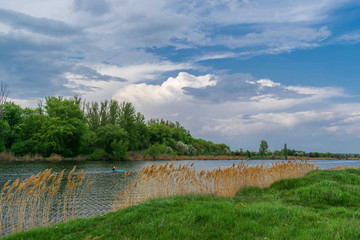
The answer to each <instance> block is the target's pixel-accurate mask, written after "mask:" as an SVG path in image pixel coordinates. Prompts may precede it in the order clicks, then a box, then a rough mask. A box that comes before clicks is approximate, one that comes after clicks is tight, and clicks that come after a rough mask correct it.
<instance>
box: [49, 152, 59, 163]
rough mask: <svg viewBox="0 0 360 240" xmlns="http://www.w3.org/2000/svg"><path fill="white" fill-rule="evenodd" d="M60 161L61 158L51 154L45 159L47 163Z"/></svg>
mask: <svg viewBox="0 0 360 240" xmlns="http://www.w3.org/2000/svg"><path fill="white" fill-rule="evenodd" d="M62 160H63V157H62V156H60V155H58V154H56V153H53V154H51V156H50V157H48V158H46V161H49V162H60V161H62Z"/></svg>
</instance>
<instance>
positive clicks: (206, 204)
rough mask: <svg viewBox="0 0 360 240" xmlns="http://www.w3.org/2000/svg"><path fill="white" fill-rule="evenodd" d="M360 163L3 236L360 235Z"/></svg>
mask: <svg viewBox="0 0 360 240" xmlns="http://www.w3.org/2000/svg"><path fill="white" fill-rule="evenodd" d="M359 217H360V170H356V169H347V170H340V171H325V170H316V171H313V172H311V173H309V174H307V175H306V176H305V177H302V178H296V179H286V180H280V181H277V182H275V183H274V184H272V185H271V186H270V187H268V188H263V189H262V188H259V187H247V188H243V189H241V190H240V191H238V192H237V194H236V195H235V196H234V197H230V198H225V197H217V196H214V195H207V196H204V195H187V196H175V197H169V198H165V199H156V200H151V201H147V202H145V203H141V204H139V205H136V206H132V207H129V208H126V209H123V210H119V211H117V212H113V213H110V214H107V215H104V216H98V217H94V218H90V219H77V220H73V221H70V222H66V223H62V224H57V225H53V226H50V227H46V228H40V229H35V230H31V231H28V232H24V233H19V234H15V235H11V236H7V237H6V238H5V239H9V240H10V239H360V225H359V220H358V219H359Z"/></svg>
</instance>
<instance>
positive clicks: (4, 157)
mask: <svg viewBox="0 0 360 240" xmlns="http://www.w3.org/2000/svg"><path fill="white" fill-rule="evenodd" d="M177 160H179V161H182V160H194V161H204V160H242V161H251V160H263V161H267V160H278V161H287V160H290V161H293V160H303V161H306V160H314V161H316V160H333V161H336V160H341V161H346V160H360V158H351V157H349V158H311V157H294V156H289V157H288V159H287V160H286V159H284V157H283V156H263V157H260V156H259V157H253V158H250V159H249V158H246V157H245V156H232V155H195V156H188V155H158V156H155V157H152V156H150V155H144V154H142V153H139V152H130V153H128V156H127V158H126V160H123V161H177ZM67 161H75V162H77V161H79V162H83V161H89V162H90V161H94V160H90V159H89V157H88V156H76V157H74V158H65V157H62V156H60V155H57V154H52V155H51V156H50V157H47V158H45V157H42V156H40V155H38V154H35V155H30V154H27V155H25V156H22V157H16V156H14V155H13V154H12V153H5V152H2V153H0V162H67ZM95 161H121V160H116V159H101V158H100V159H98V160H95Z"/></svg>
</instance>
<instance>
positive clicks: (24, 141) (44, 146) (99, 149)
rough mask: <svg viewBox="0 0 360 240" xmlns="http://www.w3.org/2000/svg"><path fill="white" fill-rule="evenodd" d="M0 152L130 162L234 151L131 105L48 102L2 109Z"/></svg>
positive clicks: (55, 99) (5, 156)
mask: <svg viewBox="0 0 360 240" xmlns="http://www.w3.org/2000/svg"><path fill="white" fill-rule="evenodd" d="M0 152H3V153H2V154H0V160H1V159H3V160H16V159H17V158H19V157H21V156H23V157H22V158H21V159H22V160H28V161H31V160H33V161H37V160H44V159H46V160H58V159H59V158H60V159H61V157H65V158H75V157H76V156H78V157H77V159H79V160H82V159H90V160H107V159H116V160H124V159H126V158H127V155H128V153H131V154H134V153H135V155H136V153H138V154H137V155H138V156H139V157H141V156H145V158H150V159H153V158H154V157H155V156H157V155H161V154H165V155H227V154H229V153H230V148H229V146H227V145H225V144H214V143H212V142H210V141H205V140H203V139H196V138H193V137H192V136H191V135H190V132H189V131H188V130H186V129H185V128H184V127H183V126H181V125H180V123H178V122H176V123H173V122H170V121H165V120H159V119H150V120H149V121H147V122H146V121H145V117H144V115H143V114H141V113H139V112H136V110H135V107H134V106H133V105H132V104H131V103H130V102H122V103H119V102H117V101H115V100H111V101H103V102H100V103H98V102H86V101H83V100H82V99H80V98H78V97H74V98H69V99H65V98H62V97H47V98H46V99H45V102H44V103H42V102H40V103H39V106H38V107H37V108H34V109H33V108H21V107H20V106H19V105H16V104H15V103H13V102H6V103H4V104H0ZM13 154H14V155H15V157H16V158H15V157H14V156H13ZM51 155H53V156H55V157H51ZM82 156H86V157H82Z"/></svg>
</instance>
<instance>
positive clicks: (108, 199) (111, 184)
mask: <svg viewBox="0 0 360 240" xmlns="http://www.w3.org/2000/svg"><path fill="white" fill-rule="evenodd" d="M166 162H173V163H174V165H175V166H178V165H179V164H182V165H184V164H187V163H192V162H193V163H194V167H195V168H196V170H197V171H201V170H202V169H205V170H212V169H215V168H224V167H227V166H231V165H232V164H233V163H235V164H237V163H239V162H241V161H239V160H198V161H191V160H183V161H179V160H178V161H156V162H155V161H86V162H73V161H64V162H6V163H5V162H4V163H1V164H0V186H1V187H2V186H3V185H4V183H5V182H6V181H8V180H15V179H17V178H20V177H23V176H25V177H30V176H31V175H35V174H37V173H39V172H42V171H44V170H46V169H52V172H60V171H62V170H63V169H65V171H66V172H65V175H64V176H65V177H64V178H65V179H66V176H67V175H68V173H69V172H70V170H71V169H72V168H73V167H74V166H76V172H75V173H76V174H78V173H79V172H80V171H81V170H83V171H84V173H85V175H86V176H87V177H89V178H90V180H91V181H94V184H93V185H91V188H90V191H89V193H88V194H87V195H86V197H85V198H84V199H83V200H82V201H81V206H79V207H78V208H77V209H78V211H79V212H78V214H77V216H82V217H90V216H94V215H100V214H104V213H107V212H109V211H111V208H112V204H113V202H114V198H115V194H116V193H117V192H118V191H119V190H121V189H123V188H124V186H125V184H126V182H128V181H125V180H124V173H122V172H118V173H103V171H109V170H111V169H112V167H113V166H116V167H117V169H124V170H126V171H130V172H131V173H132V176H134V175H135V174H136V173H137V172H139V171H140V170H141V169H142V168H143V167H144V166H148V165H151V164H154V163H157V164H161V163H166ZM261 162H264V163H265V164H271V163H272V162H276V160H266V161H262V160H251V161H245V163H246V164H249V165H253V164H254V165H256V164H261ZM309 162H313V161H309ZM316 164H317V165H318V166H319V168H320V169H327V168H332V167H336V166H341V165H350V166H359V165H360V160H318V161H316Z"/></svg>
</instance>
